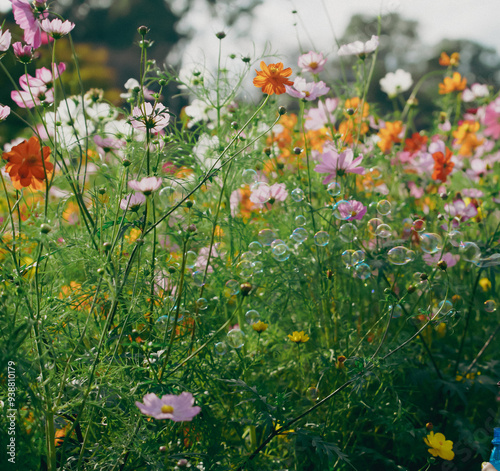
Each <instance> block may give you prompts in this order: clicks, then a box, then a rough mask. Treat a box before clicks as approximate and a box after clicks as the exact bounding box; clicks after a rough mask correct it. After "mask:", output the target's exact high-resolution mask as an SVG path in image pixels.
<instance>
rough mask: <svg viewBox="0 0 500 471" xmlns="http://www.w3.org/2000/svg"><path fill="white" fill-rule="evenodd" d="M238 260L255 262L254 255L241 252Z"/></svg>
mask: <svg viewBox="0 0 500 471" xmlns="http://www.w3.org/2000/svg"><path fill="white" fill-rule="evenodd" d="M240 260H250V261H253V260H255V254H254V253H253V252H250V251H248V252H243V253H242V254H241V255H240Z"/></svg>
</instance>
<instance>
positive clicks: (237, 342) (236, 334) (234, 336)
mask: <svg viewBox="0 0 500 471" xmlns="http://www.w3.org/2000/svg"><path fill="white" fill-rule="evenodd" d="M226 341H227V344H228V345H229V346H230V347H232V348H236V349H237V348H241V347H243V345H245V334H244V333H243V332H242V331H241V330H240V329H231V330H230V331H229V332H228V333H227V340H226Z"/></svg>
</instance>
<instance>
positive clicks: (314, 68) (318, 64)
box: [297, 51, 326, 74]
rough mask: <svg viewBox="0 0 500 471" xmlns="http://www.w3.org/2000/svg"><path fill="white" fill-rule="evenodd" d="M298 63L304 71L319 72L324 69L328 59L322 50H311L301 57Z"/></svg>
mask: <svg viewBox="0 0 500 471" xmlns="http://www.w3.org/2000/svg"><path fill="white" fill-rule="evenodd" d="M297 64H298V66H299V67H300V68H301V69H302V73H305V72H311V74H319V73H320V72H322V71H323V70H324V67H323V66H324V65H325V64H326V59H325V58H324V57H323V54H322V53H321V52H313V51H309V52H308V53H307V54H302V55H301V56H300V57H299V60H298V62H297Z"/></svg>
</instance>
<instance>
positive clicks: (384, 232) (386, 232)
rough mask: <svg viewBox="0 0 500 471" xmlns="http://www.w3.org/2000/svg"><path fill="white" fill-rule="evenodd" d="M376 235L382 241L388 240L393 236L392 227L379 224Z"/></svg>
mask: <svg viewBox="0 0 500 471" xmlns="http://www.w3.org/2000/svg"><path fill="white" fill-rule="evenodd" d="M375 235H376V236H377V237H380V238H382V239H387V238H389V237H391V235H392V229H391V226H389V225H388V224H379V225H378V226H377V229H375Z"/></svg>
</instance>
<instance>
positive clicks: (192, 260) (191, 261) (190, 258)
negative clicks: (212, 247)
mask: <svg viewBox="0 0 500 471" xmlns="http://www.w3.org/2000/svg"><path fill="white" fill-rule="evenodd" d="M197 258H198V255H197V254H196V252H192V251H191V250H189V251H187V252H186V267H188V268H194V266H195V265H196V260H197Z"/></svg>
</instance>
